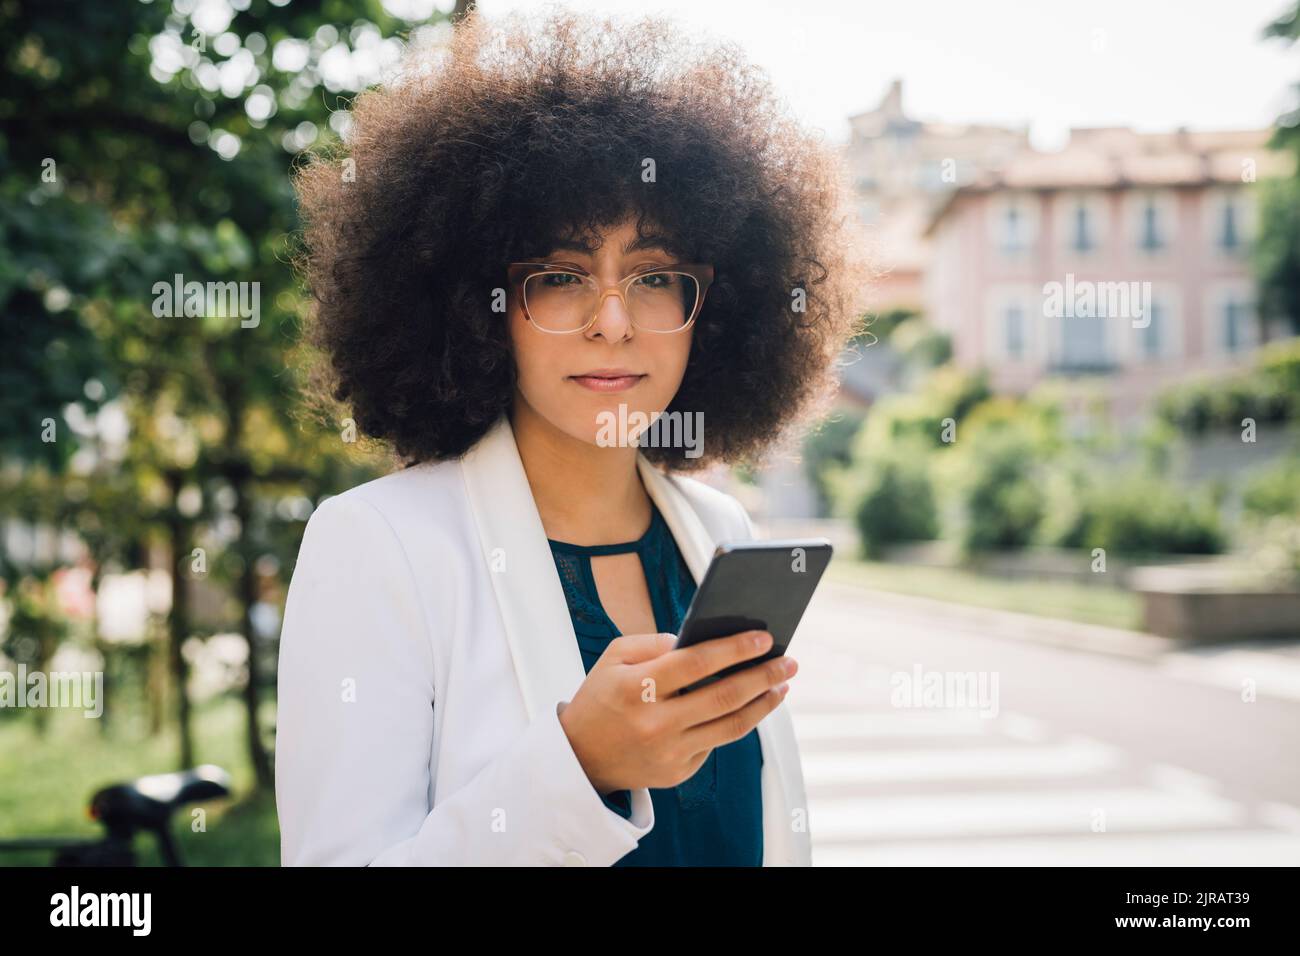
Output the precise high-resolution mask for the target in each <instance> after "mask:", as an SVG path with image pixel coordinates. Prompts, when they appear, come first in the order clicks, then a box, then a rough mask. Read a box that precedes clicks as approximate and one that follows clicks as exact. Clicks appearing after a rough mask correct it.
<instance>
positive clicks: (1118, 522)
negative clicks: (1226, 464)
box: [1049, 472, 1226, 555]
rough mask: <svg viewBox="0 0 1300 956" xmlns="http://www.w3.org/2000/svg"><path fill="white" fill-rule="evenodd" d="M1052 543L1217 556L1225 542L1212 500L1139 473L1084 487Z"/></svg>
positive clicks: (1083, 484)
mask: <svg viewBox="0 0 1300 956" xmlns="http://www.w3.org/2000/svg"><path fill="white" fill-rule="evenodd" d="M1059 528H1060V530H1059V531H1058V533H1057V534H1056V535H1055V536H1053V537H1052V538H1051V539H1050V541H1049V543H1051V544H1055V545H1058V546H1060V547H1065V548H1082V549H1085V550H1092V549H1093V548H1104V549H1105V550H1106V552H1107V553H1108V554H1118V555H1153V554H1218V553H1220V552H1222V551H1223V550H1224V547H1225V545H1226V537H1225V534H1224V531H1223V529H1222V526H1221V524H1220V520H1219V512H1218V508H1217V506H1216V504H1215V501H1214V499H1213V497H1212V496H1211V495H1209V494H1207V493H1205V492H1204V491H1202V492H1201V493H1199V494H1189V493H1188V492H1187V490H1186V489H1184V488H1181V487H1179V486H1178V485H1175V484H1173V483H1172V482H1169V481H1166V480H1164V479H1161V478H1159V477H1157V476H1154V475H1151V474H1148V473H1144V472H1137V473H1132V474H1127V475H1119V476H1113V477H1105V478H1103V479H1101V480H1100V481H1093V482H1081V483H1079V484H1078V485H1077V486H1076V488H1075V493H1074V495H1073V496H1072V510H1071V511H1070V512H1069V513H1068V516H1067V517H1066V518H1065V519H1064V520H1063V521H1061V522H1060V524H1059Z"/></svg>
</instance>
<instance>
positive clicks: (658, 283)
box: [636, 272, 673, 289]
mask: <svg viewBox="0 0 1300 956" xmlns="http://www.w3.org/2000/svg"><path fill="white" fill-rule="evenodd" d="M636 281H637V285H641V286H645V287H646V288H647V289H666V288H668V287H669V286H671V285H672V284H673V275H672V273H670V272H652V273H651V274H650V275H648V276H642V277H641V278H639V279H637V280H636Z"/></svg>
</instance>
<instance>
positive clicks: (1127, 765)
mask: <svg viewBox="0 0 1300 956" xmlns="http://www.w3.org/2000/svg"><path fill="white" fill-rule="evenodd" d="M934 608H935V606H934V605H933V604H930V603H927V602H915V601H911V600H909V599H904V598H899V597H895V596H886V595H878V594H875V593H874V592H870V591H865V590H860V589H856V588H853V587H849V586H846V585H840V584H834V583H831V582H824V583H823V585H822V587H821V588H820V590H819V592H818V596H817V598H816V600H815V601H814V605H813V607H812V608H810V610H809V612H808V615H807V616H806V617H805V619H804V622H803V624H802V625H801V626H800V630H799V632H798V634H797V635H796V638H795V641H794V644H793V646H792V648H791V654H792V656H794V657H796V658H797V659H798V661H799V664H800V670H799V674H798V675H797V676H796V677H795V678H794V679H793V681H792V682H791V690H790V695H789V697H788V698H787V705H788V706H789V707H790V708H791V711H792V715H793V718H794V723H795V729H796V734H797V735H798V738H799V743H800V751H801V754H802V758H803V768H804V776H805V782H806V784H807V788H808V798H809V820H810V829H811V831H812V837H813V863H814V865H869V866H870V865H932V864H941V865H971V864H975V865H1119V866H1124V865H1136V864H1144V865H1145V864H1150V865H1173V866H1178V865H1241V866H1251V865H1300V645H1296V644H1290V645H1269V646H1265V647H1258V646H1254V647H1244V648H1243V647H1239V648H1235V649H1227V650H1224V649H1220V650H1217V651H1198V652H1189V651H1178V652H1174V653H1166V654H1161V655H1159V656H1158V657H1155V658H1154V659H1129V658H1125V657H1121V656H1116V655H1111V654H1099V653H1095V652H1090V651H1080V650H1073V649H1067V648H1063V647H1057V646H1051V645H1047V644H1039V643H1035V642H1033V641H1027V640H1024V639H1023V638H1008V637H1006V636H999V633H998V631H999V630H1000V628H998V627H997V625H996V621H992V622H991V621H990V620H989V618H988V616H987V615H984V616H980V617H978V618H971V619H969V620H968V619H966V618H963V616H962V615H961V614H960V613H955V614H951V615H950V614H935V613H934ZM1010 631H1011V628H1008V629H1007V632H1008V633H1009V632H1010ZM909 690H910V691H914V693H911V694H910V697H908V696H904V695H905V692H906V691H909ZM1252 696H1253V700H1252V699H1250V698H1251V697H1252Z"/></svg>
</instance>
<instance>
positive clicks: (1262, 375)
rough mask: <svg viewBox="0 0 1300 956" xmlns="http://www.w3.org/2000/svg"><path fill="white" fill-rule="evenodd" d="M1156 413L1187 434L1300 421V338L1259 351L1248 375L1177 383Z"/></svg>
mask: <svg viewBox="0 0 1300 956" xmlns="http://www.w3.org/2000/svg"><path fill="white" fill-rule="evenodd" d="M1156 414H1157V415H1158V416H1159V417H1160V418H1161V419H1162V420H1163V421H1165V422H1166V423H1168V424H1169V425H1172V426H1173V427H1175V428H1177V429H1178V430H1179V431H1181V432H1183V433H1184V434H1191V435H1198V434H1202V433H1204V432H1206V431H1209V430H1211V429H1215V428H1229V429H1238V428H1241V427H1242V426H1241V422H1242V419H1244V418H1253V419H1254V420H1255V422H1256V424H1267V423H1279V422H1288V421H1297V420H1300V338H1296V339H1288V340H1285V341H1282V342H1275V343H1273V344H1271V345H1268V346H1266V347H1265V348H1263V349H1260V351H1259V355H1258V356H1257V358H1256V361H1255V367H1254V368H1253V369H1251V370H1250V371H1249V372H1246V373H1243V374H1234V375H1230V376H1226V377H1221V378H1215V379H1207V380H1202V381H1198V382H1190V383H1187V384H1184V385H1177V386H1174V387H1173V388H1171V389H1169V390H1168V391H1166V392H1165V393H1163V394H1162V395H1161V396H1160V398H1159V399H1158V400H1157V404H1156Z"/></svg>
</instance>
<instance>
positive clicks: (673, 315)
mask: <svg viewBox="0 0 1300 956" xmlns="http://www.w3.org/2000/svg"><path fill="white" fill-rule="evenodd" d="M699 289H700V287H699V283H698V282H696V280H695V277H694V276H692V275H688V274H686V273H684V272H652V273H649V274H648V275H642V276H638V277H637V278H636V279H635V280H634V281H633V282H632V284H631V285H630V286H629V287H628V290H627V308H628V311H629V312H630V313H631V317H632V324H633V325H635V326H637V327H638V328H642V329H649V330H650V331H652V332H674V331H676V330H677V329H680V328H681V327H682V326H684V325H685V324H686V323H687V322H688V321H689V320H690V317H691V313H693V312H694V311H695V303H696V300H697V299H698V298H699ZM599 302H600V293H599V292H597V290H596V284H595V282H593V281H592V280H591V279H590V278H588V277H587V276H582V275H578V274H577V273H575V272H539V273H535V274H534V275H531V276H529V277H528V279H527V280H526V281H525V282H524V305H525V306H526V307H527V309H528V314H529V315H531V316H532V318H533V321H534V322H536V323H537V324H538V325H539V326H541V327H542V328H544V329H546V330H547V331H550V332H574V331H577V330H578V329H581V328H583V327H584V326H585V325H586V324H587V322H588V321H590V319H591V317H592V315H593V314H594V313H595V311H596V308H597V306H598V304H599Z"/></svg>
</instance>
